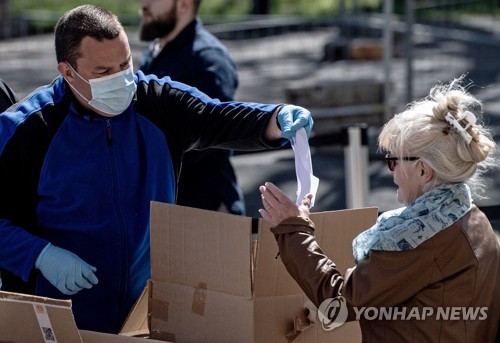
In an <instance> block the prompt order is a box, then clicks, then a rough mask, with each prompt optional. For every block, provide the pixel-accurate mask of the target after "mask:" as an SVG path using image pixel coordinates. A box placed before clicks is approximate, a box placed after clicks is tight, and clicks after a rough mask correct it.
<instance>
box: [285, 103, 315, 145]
mask: <svg viewBox="0 0 500 343" xmlns="http://www.w3.org/2000/svg"><path fill="white" fill-rule="evenodd" d="M278 123H279V124H280V127H281V137H283V138H286V139H291V138H292V137H295V133H296V132H297V130H298V129H300V128H301V127H303V128H304V129H305V130H306V133H307V137H308V138H309V136H310V135H311V129H312V127H313V124H314V121H313V119H312V116H311V112H309V111H308V110H306V109H305V108H303V107H299V106H295V105H285V106H283V107H282V108H281V110H280V111H279V113H278Z"/></svg>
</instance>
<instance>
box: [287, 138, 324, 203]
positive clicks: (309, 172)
mask: <svg viewBox="0 0 500 343" xmlns="http://www.w3.org/2000/svg"><path fill="white" fill-rule="evenodd" d="M291 143H292V149H293V154H294V155H295V173H296V175H297V200H296V204H297V205H299V204H300V203H301V201H302V199H303V198H304V197H305V196H306V195H307V194H308V193H312V194H313V198H312V200H311V208H312V207H313V206H314V201H315V200H316V193H317V191H318V185H319V179H318V178H317V177H316V176H314V175H313V169H312V161H311V150H310V149H309V142H308V138H307V133H306V130H305V129H304V128H301V129H299V130H297V133H296V134H295V137H294V138H293V139H292V140H291Z"/></svg>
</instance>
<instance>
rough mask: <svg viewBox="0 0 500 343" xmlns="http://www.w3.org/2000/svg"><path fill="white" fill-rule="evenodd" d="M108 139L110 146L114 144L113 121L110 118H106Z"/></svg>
mask: <svg viewBox="0 0 500 343" xmlns="http://www.w3.org/2000/svg"><path fill="white" fill-rule="evenodd" d="M106 141H107V142H108V145H110V146H111V145H112V144H113V138H112V136H111V122H110V121H109V119H106Z"/></svg>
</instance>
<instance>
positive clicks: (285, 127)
mask: <svg viewBox="0 0 500 343" xmlns="http://www.w3.org/2000/svg"><path fill="white" fill-rule="evenodd" d="M278 121H279V123H280V127H281V136H282V137H283V138H287V139H290V138H292V137H293V132H291V131H290V130H291V127H292V123H293V118H292V116H291V114H290V113H285V114H283V115H280V116H278Z"/></svg>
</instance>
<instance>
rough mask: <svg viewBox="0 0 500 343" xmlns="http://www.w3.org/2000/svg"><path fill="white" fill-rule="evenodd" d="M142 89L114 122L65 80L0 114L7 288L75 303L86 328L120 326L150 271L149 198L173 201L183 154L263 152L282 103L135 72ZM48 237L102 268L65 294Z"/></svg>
mask: <svg viewBox="0 0 500 343" xmlns="http://www.w3.org/2000/svg"><path fill="white" fill-rule="evenodd" d="M136 82H137V94H136V98H135V99H134V101H133V102H132V104H131V105H130V106H129V108H128V109H127V110H126V111H125V112H123V113H122V114H120V115H118V116H116V117H112V118H105V117H102V116H99V115H97V114H95V113H93V112H90V111H88V110H86V109H84V108H83V107H82V106H81V105H79V104H78V103H77V102H76V101H75V99H74V97H73V95H72V94H71V91H70V90H69V87H68V86H67V85H66V83H65V81H64V79H63V78H62V77H58V78H56V79H55V80H54V81H53V82H52V84H50V85H48V86H45V87H42V88H39V89H37V90H35V91H34V92H33V93H32V94H30V95H29V96H28V97H27V98H25V99H24V100H22V101H20V102H19V103H17V104H16V105H14V106H12V107H11V108H10V109H9V110H8V112H4V113H2V114H0V268H1V271H2V281H3V286H2V288H3V289H4V290H8V291H16V292H23V293H31V294H36V295H41V296H47V297H53V298H62V299H66V298H71V299H72V301H73V312H74V315H75V319H76V322H77V325H78V326H79V328H80V329H86V330H94V331H103V332H114V333H116V332H117V331H118V330H119V328H120V327H121V325H122V323H123V321H124V319H125V318H126V315H127V314H128V312H129V310H130V308H131V306H132V305H133V303H134V302H135V300H136V299H137V298H138V296H139V295H140V293H141V291H142V289H143V288H144V286H145V283H146V281H147V280H148V279H149V278H150V248H149V247H150V244H149V204H150V201H151V200H156V201H162V202H169V203H173V202H174V201H175V190H176V180H177V176H178V174H179V169H180V166H181V159H182V155H183V154H184V152H186V151H187V150H189V149H192V148H199V149H203V148H207V147H212V146H215V147H219V148H232V149H252V150H255V149H260V148H270V147H277V146H279V145H280V144H281V143H282V142H281V141H276V142H269V141H265V139H264V138H263V137H264V131H265V128H266V126H267V123H268V121H269V118H270V116H271V115H272V113H273V111H275V110H276V108H277V105H262V104H254V103H221V102H219V101H218V100H212V99H210V98H209V97H207V96H206V95H204V94H203V93H201V92H199V91H198V90H196V89H195V88H191V87H189V86H187V85H184V84H181V83H177V82H173V81H171V80H170V79H169V78H163V79H158V78H157V77H156V76H145V75H144V74H143V73H142V72H138V73H137V75H136ZM48 242H51V243H52V244H54V245H55V246H58V247H61V248H63V249H67V250H69V251H71V252H73V253H75V254H77V255H78V256H79V257H80V258H82V259H83V260H84V261H86V262H87V263H89V264H91V265H93V266H95V267H96V268H97V272H96V276H97V277H98V279H99V283H98V284H97V285H95V286H94V287H93V288H92V289H90V290H85V289H84V290H82V291H80V292H78V293H77V294H76V295H74V296H70V297H69V296H65V295H63V294H62V293H60V292H59V290H57V288H55V287H54V286H52V285H51V284H50V283H49V282H48V281H47V280H46V279H45V278H44V277H43V275H42V274H41V273H40V272H39V271H38V270H36V269H35V268H34V264H35V261H36V259H37V257H38V255H39V253H40V252H41V250H42V249H43V248H44V246H45V245H46V244H47V243H48Z"/></svg>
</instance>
